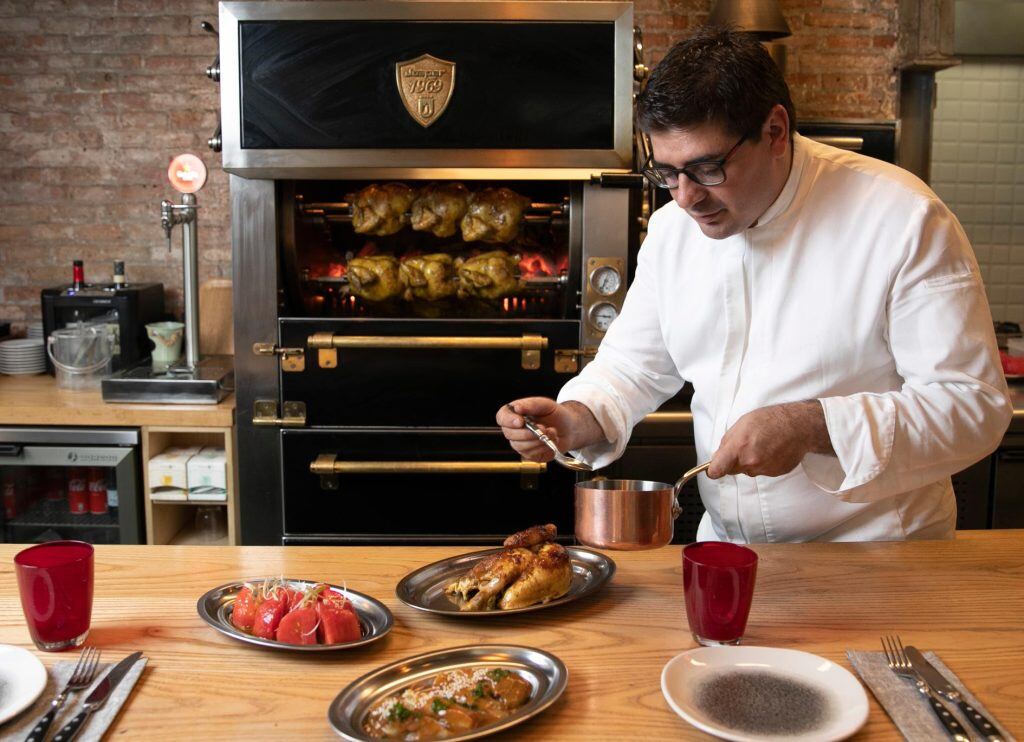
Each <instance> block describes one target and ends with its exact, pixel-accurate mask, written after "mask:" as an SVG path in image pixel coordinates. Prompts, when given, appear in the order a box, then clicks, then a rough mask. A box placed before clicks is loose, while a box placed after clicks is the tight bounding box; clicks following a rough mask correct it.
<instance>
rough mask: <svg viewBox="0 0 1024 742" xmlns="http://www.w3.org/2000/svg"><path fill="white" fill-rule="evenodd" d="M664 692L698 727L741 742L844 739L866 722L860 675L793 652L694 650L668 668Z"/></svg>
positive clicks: (678, 710) (825, 660) (663, 685)
mask: <svg viewBox="0 0 1024 742" xmlns="http://www.w3.org/2000/svg"><path fill="white" fill-rule="evenodd" d="M661 692H662V693H663V694H664V695H665V700H666V701H668V705H669V706H671V707H672V710H673V711H675V712H676V713H677V714H679V715H680V716H681V717H683V718H684V719H686V721H688V722H690V723H691V724H693V725H694V726H695V727H697V728H698V729H701V730H703V731H705V732H708V733H709V734H714V735H715V736H717V737H721V738H722V739H730V740H739V741H740V742H753V741H754V740H766V739H775V740H781V739H786V740H838V739H845V738H846V737H849V736H850V735H852V734H853V733H854V732H856V731H857V730H858V729H860V728H861V727H862V726H863V725H864V722H866V721H867V718H868V698H867V694H866V693H864V688H863V687H862V686H861V684H860V682H859V681H858V680H857V678H855V677H854V676H853V675H852V674H851V673H850V672H849V671H848V670H846V669H845V668H843V667H840V666H839V665H837V664H835V663H834V662H832V661H831V660H827V659H825V658H824V657H819V656H818V655H815V654H809V653H807V652H800V651H798V650H795V649H775V648H771V647H699V648H697V649H691V650H689V651H688V652H683V653H682V654H680V655H677V656H675V657H673V658H672V659H671V660H669V662H668V664H667V665H665V669H664V670H662V671H661ZM755 710H764V711H765V713H763V714H757V713H755Z"/></svg>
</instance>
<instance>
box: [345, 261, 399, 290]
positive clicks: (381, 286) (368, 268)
mask: <svg viewBox="0 0 1024 742" xmlns="http://www.w3.org/2000/svg"><path fill="white" fill-rule="evenodd" d="M348 290H349V291H350V292H351V293H352V294H353V295H354V296H358V297H359V298H360V299H365V300H366V301H387V300H388V299H394V298H397V297H399V296H401V295H402V294H403V293H404V292H405V283H403V281H402V276H401V274H400V272H399V263H398V259H397V258H395V256H394V255H388V254H381V255H367V256H364V257H357V258H352V259H351V260H349V261H348Z"/></svg>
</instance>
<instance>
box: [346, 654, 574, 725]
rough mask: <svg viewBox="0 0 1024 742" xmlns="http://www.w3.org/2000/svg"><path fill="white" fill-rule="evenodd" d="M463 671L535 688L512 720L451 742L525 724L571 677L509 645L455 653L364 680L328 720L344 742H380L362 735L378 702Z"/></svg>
mask: <svg viewBox="0 0 1024 742" xmlns="http://www.w3.org/2000/svg"><path fill="white" fill-rule="evenodd" d="M461 667H468V668H477V667H506V668H509V669H510V670H513V671H514V672H516V673H518V674H519V676H520V677H522V678H523V679H524V680H526V681H527V682H528V683H529V684H530V685H531V686H533V692H532V693H531V694H530V700H529V701H527V702H526V704H525V705H523V706H521V707H520V708H518V709H516V710H515V712H514V713H512V714H511V715H510V716H508V717H506V718H504V719H502V720H501V721H499V722H496V723H494V724H491V725H489V726H485V727H480V728H479V729H474V730H472V731H470V732H467V733H465V734H460V735H457V736H454V737H446V738H445V739H447V740H465V739H476V738H477V737H485V736H487V735H489V734H495V733H496V732H500V731H503V730H505V729H508V728H509V727H513V726H515V725H517V724H521V723H523V722H524V721H526V720H527V719H529V718H531V717H533V716H536V715H537V714H539V713H540V712H541V711H543V710H544V709H546V708H547V707H548V706H550V705H551V704H553V703H554V702H555V701H556V700H558V697H559V696H560V695H562V691H564V690H565V686H566V683H568V681H569V671H568V670H566V669H565V665H564V664H562V661H561V660H560V659H558V658H557V657H555V656H554V655H553V654H550V653H548V652H545V651H543V650H540V649H533V648H532V647H519V646H515V645H508V644H476V645H471V646H466V647H455V648H454V649H443V650H441V651H439V652H428V653H427V654H420V655H417V656H415V657H409V658H408V659H404V660H399V661H398V662H393V663H391V664H390V665H385V666H384V667H381V668H379V669H377V670H374V671H373V672H369V673H367V674H366V675H363V676H362V677H361V678H358V679H357V680H355V681H353V682H352V683H351V684H350V685H349V686H348V687H347V688H345V689H344V690H343V691H342V692H341V693H339V694H338V695H337V696H336V697H335V699H334V700H333V701H332V702H331V706H330V708H329V709H328V711H327V720H328V721H329V722H330V724H331V727H332V728H333V729H334V731H335V732H337V733H338V734H339V735H341V736H342V737H343V738H344V739H347V740H353V741H355V742H365V741H367V740H374V739H377V738H375V737H370V736H368V735H367V734H366V733H365V732H364V731H363V720H364V719H365V718H366V715H367V713H369V711H370V709H371V708H372V707H373V705H374V704H375V703H377V701H379V700H380V699H382V698H384V697H386V696H389V695H391V694H393V693H396V692H399V691H401V690H403V689H405V688H407V687H409V686H410V685H417V684H419V683H422V682H424V681H426V680H427V679H428V678H431V677H433V676H434V675H437V674H438V673H440V672H444V671H446V670H454V669H457V668H461Z"/></svg>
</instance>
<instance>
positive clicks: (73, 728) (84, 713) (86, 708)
mask: <svg viewBox="0 0 1024 742" xmlns="http://www.w3.org/2000/svg"><path fill="white" fill-rule="evenodd" d="M140 657H142V652H134V653H133V654H130V655H128V656H127V657H125V658H124V659H123V660H121V661H120V662H118V663H117V664H116V665H114V667H113V669H111V670H110V672H108V673H107V674H106V675H104V676H103V680H101V681H100V682H99V683H97V684H96V687H95V688H93V690H92V693H90V694H89V697H88V698H86V699H85V701H84V702H83V703H82V710H81V711H79V712H78V713H77V714H75V717H74V718H73V719H72V720H71V721H69V722H68V723H67V724H65V725H64V728H63V729H61V730H60V731H59V732H57V736H56V737H54V738H53V742H71V740H73V739H74V738H75V737H76V736H77V735H78V733H79V732H80V731H82V725H83V724H85V720H86V719H88V718H89V714H91V713H92V712H93V711H95V710H96V709H98V708H99V707H100V706H102V705H103V704H104V702H106V700H107V698H108V697H109V696H110V694H111V692H113V690H114V688H116V687H117V684H118V683H120V682H121V679H122V678H123V677H124V676H125V674H126V673H127V672H128V671H129V670H130V669H132V665H134V664H135V663H136V662H138V661H139V658H140Z"/></svg>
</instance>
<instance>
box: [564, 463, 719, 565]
mask: <svg viewBox="0 0 1024 742" xmlns="http://www.w3.org/2000/svg"><path fill="white" fill-rule="evenodd" d="M709 466H711V462H710V461H709V462H707V463H705V464H701V465H700V466H695V467H694V468H692V469H690V470H689V471H688V472H686V473H685V474H683V476H681V477H679V481H677V482H676V483H675V485H671V484H665V483H664V482H650V481H646V480H641V479H591V480H588V481H586V482H577V483H576V539H577V540H578V541H579V542H580V543H582V544H584V545H585V546H592V547H595V548H598V549H621V550H629V551H633V550H639V549H657V548H659V547H661V546H665V545H666V544H668V543H671V541H672V530H673V528H674V526H675V520H676V518H678V517H679V514H680V513H682V512H683V509H682V508H681V507H680V506H679V492H680V491H681V490H682V489H683V485H684V484H686V483H687V482H688V481H690V480H691V479H693V478H694V477H695V476H697V475H698V474H700V473H701V472H702V471H704V470H706V469H707V468H708V467H709Z"/></svg>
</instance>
